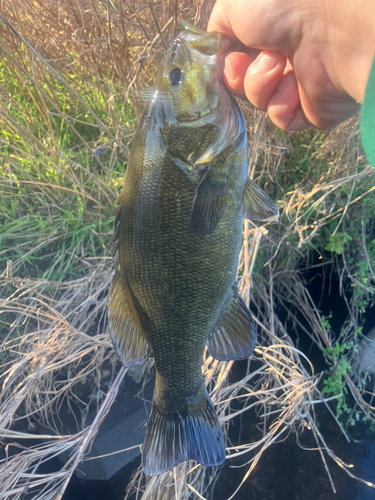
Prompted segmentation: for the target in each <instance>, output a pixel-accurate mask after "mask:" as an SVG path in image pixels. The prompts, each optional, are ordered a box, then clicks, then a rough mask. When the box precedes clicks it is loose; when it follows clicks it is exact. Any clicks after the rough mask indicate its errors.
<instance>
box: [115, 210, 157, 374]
mask: <svg viewBox="0 0 375 500" xmlns="http://www.w3.org/2000/svg"><path fill="white" fill-rule="evenodd" d="M120 215H121V207H119V208H118V211H117V214H116V218H115V251H114V264H115V270H114V274H113V277H112V283H111V289H110V292H109V302H108V318H109V330H110V335H111V338H112V342H113V344H114V346H115V348H116V351H117V353H118V355H119V356H120V359H121V361H122V363H123V364H124V366H127V367H129V366H132V365H136V364H141V363H143V362H144V361H145V359H146V358H147V356H148V354H149V352H148V351H149V349H148V343H147V336H146V333H145V331H144V330H143V328H142V326H141V323H140V320H139V317H138V313H137V311H136V309H135V307H134V302H133V298H132V293H131V290H130V287H129V285H128V283H127V281H126V277H125V276H124V273H123V272H122V271H121V268H120V264H119V233H120V225H121V220H120Z"/></svg>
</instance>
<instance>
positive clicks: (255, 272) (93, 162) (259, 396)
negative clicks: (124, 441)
mask: <svg viewBox="0 0 375 500" xmlns="http://www.w3.org/2000/svg"><path fill="white" fill-rule="evenodd" d="M212 5H213V1H212V0H202V1H201V0H160V1H154V2H152V3H151V2H147V1H144V2H130V1H128V0H118V1H111V0H106V1H99V0H33V1H31V0H30V1H29V0H13V2H1V4H0V54H1V56H0V124H1V126H0V154H1V163H0V273H1V275H0V313H1V314H0V341H1V346H2V347H1V352H0V361H1V373H0V376H1V384H2V386H1V395H0V439H1V441H2V442H4V443H9V440H10V441H11V442H22V446H21V445H20V447H19V452H18V453H15V454H13V455H12V454H11V455H9V456H7V457H6V459H4V460H2V461H1V462H0V499H1V498H4V499H5V498H7V499H9V498H11V499H19V498H23V495H24V494H25V492H26V491H28V492H29V494H30V495H34V496H33V497H32V498H35V499H36V498H38V499H52V498H54V499H55V498H62V495H63V492H64V491H65V489H66V487H67V484H68V482H69V480H70V478H71V476H72V474H73V472H74V470H75V469H76V468H77V466H78V465H79V463H80V461H81V460H82V459H83V457H84V455H85V452H87V450H88V449H89V447H90V444H91V443H92V441H93V439H94V438H95V435H96V433H97V431H98V428H99V426H100V424H101V422H102V421H103V419H104V418H105V416H106V414H107V413H108V411H109V409H110V407H111V404H112V403H113V401H114V399H115V397H116V394H117V391H118V389H119V386H120V384H121V382H122V381H123V379H124V377H125V375H126V370H124V369H123V368H120V365H119V362H118V360H117V358H116V355H115V353H114V351H113V348H112V345H111V342H110V339H109V335H108V328H107V319H106V302H107V294H108V287H109V281H110V268H111V258H112V257H111V253H112V234H113V230H112V229H113V228H112V226H113V221H114V211H115V204H116V199H117V197H118V194H119V192H120V190H121V186H122V183H123V177H124V171H125V168H126V164H127V160H128V157H129V151H130V149H131V141H132V137H133V135H134V132H135V129H136V126H137V123H138V121H139V118H140V115H141V111H142V107H143V103H144V100H145V98H147V95H148V90H149V89H150V87H151V85H152V83H153V81H154V78H155V74H156V71H157V67H158V63H159V61H160V59H161V56H162V55H163V52H164V44H168V42H169V41H170V40H171V39H172V38H173V36H174V35H175V29H176V24H177V23H178V21H179V20H181V19H185V20H187V21H189V22H191V23H192V24H196V25H198V26H200V27H203V28H204V27H205V26H206V24H207V20H208V17H209V13H210V11H211V8H212ZM242 106H243V110H244V113H245V116H246V121H247V124H248V134H249V146H250V147H249V174H250V175H251V177H252V178H253V179H254V180H255V181H256V182H258V183H259V184H260V185H262V187H263V188H264V189H265V190H266V191H267V192H268V194H269V195H270V196H271V197H272V198H273V199H274V200H275V201H276V202H277V205H278V207H279V208H280V211H281V218H280V222H279V224H270V223H268V224H265V225H263V226H258V227H257V226H255V225H253V224H252V223H250V222H249V221H246V222H245V223H244V238H243V248H242V251H241V255H240V258H239V268H238V281H239V285H240V290H241V293H242V294H243V296H244V298H245V300H247V301H248V302H249V303H250V308H251V310H252V311H253V315H254V317H255V319H256V322H257V324H258V330H259V334H260V344H259V346H258V348H257V349H256V352H255V354H254V357H253V359H252V361H249V363H248V368H247V372H246V375H245V376H244V377H243V379H242V380H240V381H237V382H233V383H229V381H228V373H229V371H230V368H231V365H232V363H227V362H225V363H224V362H217V361H213V360H212V359H211V358H209V357H206V356H205V358H204V364H203V370H204V373H205V376H206V383H207V386H208V387H209V390H210V391H211V395H212V398H213V400H214V401H215V404H216V407H217V411H218V413H219V416H220V420H221V423H222V426H223V428H224V429H227V428H228V425H229V424H230V422H231V421H232V419H233V418H234V417H235V416H237V415H238V414H239V413H242V412H245V411H248V410H250V409H255V411H256V414H257V419H258V421H259V426H260V427H261V429H262V438H261V439H259V440H256V441H255V442H250V443H243V444H242V445H241V446H239V447H231V446H230V443H228V448H227V453H228V460H230V459H231V458H232V457H238V456H243V463H244V464H245V467H244V469H243V470H244V479H243V480H245V479H246V478H247V477H248V475H249V474H251V472H252V470H253V468H254V467H255V466H256V464H257V462H258V461H259V459H260V457H261V455H262V453H263V452H264V450H265V449H267V448H268V447H269V446H271V445H272V444H273V443H274V442H276V441H280V440H281V439H283V438H284V437H286V436H287V435H289V434H290V433H291V432H292V431H293V432H295V434H296V438H297V441H298V439H299V436H300V435H301V434H302V433H303V432H308V433H312V435H313V437H314V439H315V442H316V448H318V449H319V453H320V455H321V458H322V461H323V464H324V466H325V468H326V471H327V474H328V476H329V477H330V472H329V468H330V463H331V461H332V460H333V461H335V462H336V463H338V464H339V465H340V467H342V468H344V469H345V470H346V472H347V473H348V474H349V475H352V476H353V477H354V475H353V473H352V472H351V470H350V468H349V466H347V465H346V464H345V463H344V462H342V460H341V459H340V458H339V457H338V456H336V454H335V452H334V451H333V450H330V449H329V448H328V446H327V445H326V442H325V439H324V436H323V435H322V434H321V433H320V430H319V426H318V425H317V423H316V415H315V408H316V406H317V405H326V406H327V408H329V411H330V412H331V413H332V415H333V416H334V417H335V419H336V422H337V425H338V426H339V428H340V429H341V431H342V432H343V433H344V434H345V435H347V432H348V429H350V427H352V426H353V425H356V423H357V422H361V423H362V424H363V423H364V424H365V425H367V426H368V427H369V428H373V427H374V421H375V407H374V405H373V400H372V398H373V389H371V388H369V385H368V382H369V380H371V378H370V376H369V375H368V374H366V373H363V372H362V371H361V370H360V367H359V366H358V356H359V355H358V350H359V351H360V350H361V348H360V346H361V345H363V344H361V343H362V342H364V340H363V335H362V329H363V326H364V318H365V314H366V311H368V310H369V308H370V307H371V306H373V304H374V290H375V231H374V220H375V197H374V191H375V186H374V184H375V182H374V181H375V171H374V169H373V168H372V167H371V166H369V165H368V163H367V160H366V158H365V156H364V155H363V152H362V149H361V144H360V139H359V132H358V117H355V118H353V119H352V120H351V121H349V122H347V123H345V124H343V125H342V126H341V127H339V128H338V129H337V130H336V131H334V132H331V133H325V132H321V131H316V130H309V131H307V132H301V133H284V132H282V131H280V130H277V129H276V128H274V127H273V126H272V124H271V123H270V122H269V120H268V119H267V116H266V115H265V114H264V113H262V112H259V111H257V110H255V109H252V108H251V107H250V106H249V105H245V104H243V105H242ZM326 269H327V270H329V271H327V272H329V273H331V275H336V276H338V279H339V290H340V295H341V296H342V297H343V298H344V300H345V302H346V306H347V310H348V314H347V319H346V321H345V322H344V324H343V325H342V326H341V327H340V328H339V330H338V331H335V332H333V331H332V330H331V327H330V321H331V319H330V318H329V317H327V316H326V317H324V316H322V314H321V313H320V311H319V304H316V303H314V301H313V299H312V297H311V295H310V293H309V291H308V288H307V284H306V276H307V275H306V271H307V270H308V271H309V272H310V275H311V272H313V273H314V272H315V271H316V272H319V273H324V272H325V270H326ZM334 319H335V318H332V321H333V320H334ZM370 326H371V325H370ZM365 328H367V330H368V329H369V327H368V325H365ZM296 335H297V336H296ZM298 335H299V336H308V337H309V338H310V340H311V345H313V346H315V347H317V348H319V350H320V352H321V354H322V356H323V357H324V360H325V366H326V369H325V370H323V371H321V372H319V373H316V372H315V370H314V366H313V364H312V363H311V362H310V360H309V359H308V358H307V357H306V355H305V354H303V353H302V352H301V351H300V350H298V349H297V347H296V342H297V341H298ZM296 339H297V340H296ZM358 346H359V347H358ZM254 366H255V367H256V369H254V368H253V367H254ZM104 371H105V372H106V375H105V376H104V375H103V373H104ZM108 374H109V375H108ZM82 387H84V388H85V395H83V394H82V391H83V389H82ZM88 396H89V397H88ZM234 401H235V402H236V408H237V409H236V411H233V406H232V404H231V403H232V402H234ZM63 404H67V405H68V407H69V408H71V411H72V412H73V414H74V416H75V418H76V423H77V428H78V429H79V430H78V431H77V432H76V433H75V434H68V433H67V434H61V432H60V427H59V409H60V408H61V406H62V405H63ZM93 408H95V409H96V412H97V413H96V418H95V419H94V422H93V423H91V424H90V425H87V423H86V418H87V415H88V412H89V410H92V409H93ZM231 408H232V409H231ZM19 422H26V423H27V425H28V427H29V432H27V433H26V432H19V431H16V430H14V429H15V425H16V424H17V423H19ZM34 422H39V423H40V424H42V425H43V426H44V427H43V428H46V429H48V432H47V433H46V434H45V435H42V436H41V435H40V434H38V435H37V436H36V435H34V434H33V428H34V427H33V425H34V424H33V423H34ZM35 437H37V438H38V439H41V438H43V439H44V441H43V444H41V445H38V446H31V445H28V443H31V442H32V439H34V438H35ZM140 444H141V443H140ZM4 446H5V445H4ZM5 451H6V452H7V448H6V446H5ZM57 455H61V456H65V457H67V458H66V460H65V465H64V466H63V467H62V468H61V470H60V471H58V472H54V473H50V474H40V473H39V472H38V465H39V464H41V463H44V462H47V461H48V460H50V459H51V458H52V457H55V456H57ZM215 478H216V476H215V475H214V476H212V477H210V478H207V471H205V470H204V468H203V467H194V464H189V463H187V464H182V465H181V466H179V467H177V468H176V469H175V471H174V473H173V474H172V475H170V474H166V475H162V476H159V477H157V478H152V479H149V480H148V481H147V482H145V480H144V478H143V477H142V472H141V471H138V473H137V474H136V475H135V476H134V478H133V480H132V483H131V484H130V485H129V489H128V492H127V495H130V494H131V492H132V491H134V490H137V491H138V493H137V498H142V499H143V500H147V499H148V498H152V499H156V498H160V499H162V498H167V497H168V498H172V497H173V498H188V497H189V496H192V497H195V498H196V497H199V498H205V497H209V496H210V491H212V482H213V481H214V480H215ZM208 479H209V480H208ZM360 480H361V479H360ZM171 484H174V488H169V489H168V485H171ZM241 484H242V483H241ZM241 484H239V485H238V489H239V488H240V487H241ZM331 485H332V488H333V491H334V490H335V487H334V484H333V482H332V480H331ZM369 487H374V486H373V485H369ZM172 490H173V492H172V493H171V491H172ZM166 491H168V492H169V493H166ZM236 491H237V490H236ZM235 494H236V492H235V493H234V495H235ZM168 495H169V496H168ZM170 495H172V497H171V496H170ZM234 495H233V496H234Z"/></svg>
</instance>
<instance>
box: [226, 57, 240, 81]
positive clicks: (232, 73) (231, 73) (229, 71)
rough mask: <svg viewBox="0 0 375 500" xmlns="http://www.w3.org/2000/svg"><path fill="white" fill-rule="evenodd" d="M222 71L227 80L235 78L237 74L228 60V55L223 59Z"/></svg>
mask: <svg viewBox="0 0 375 500" xmlns="http://www.w3.org/2000/svg"><path fill="white" fill-rule="evenodd" d="M224 71H225V76H226V78H227V79H228V80H235V79H236V78H237V76H238V75H237V73H236V72H235V70H234V68H233V66H232V64H231V62H230V56H227V57H226V59H225V67H224Z"/></svg>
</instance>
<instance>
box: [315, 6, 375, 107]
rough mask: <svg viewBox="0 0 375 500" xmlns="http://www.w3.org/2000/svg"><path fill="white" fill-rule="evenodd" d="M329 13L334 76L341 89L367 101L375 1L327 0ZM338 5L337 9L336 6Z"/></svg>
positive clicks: (374, 45) (374, 39)
mask: <svg viewBox="0 0 375 500" xmlns="http://www.w3.org/2000/svg"><path fill="white" fill-rule="evenodd" d="M323 2H324V4H325V7H326V13H327V41H328V45H329V47H330V51H329V53H330V55H329V57H331V58H332V60H331V64H329V65H328V66H326V67H328V68H331V72H332V74H331V75H330V77H331V79H332V82H333V83H334V84H336V86H337V88H338V89H339V90H342V91H344V92H346V93H347V94H349V95H350V96H351V97H352V98H353V99H355V100H356V101H357V102H363V98H364V94H365V89H366V84H367V80H368V76H369V74H370V69H371V65H372V61H373V58H374V55H375V2H374V1H373V0H357V1H355V0H338V2H339V3H336V2H335V1H332V0H323ZM335 7H336V8H335Z"/></svg>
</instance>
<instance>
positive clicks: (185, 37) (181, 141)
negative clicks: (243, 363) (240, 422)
mask: <svg viewBox="0 0 375 500" xmlns="http://www.w3.org/2000/svg"><path fill="white" fill-rule="evenodd" d="M184 26H185V32H184V33H183V34H182V35H179V37H178V38H177V39H176V40H175V41H174V43H173V44H172V45H171V48H170V52H169V53H167V55H166V58H165V61H164V66H163V73H162V74H161V76H160V75H159V77H158V82H157V84H156V90H155V94H154V96H153V98H151V100H150V102H149V103H148V104H147V106H146V109H145V112H144V114H143V117H142V120H141V122H140V125H139V127H138V131H137V134H136V137H135V141H134V144H133V148H132V153H131V156H130V160H129V165H128V167H127V170H126V175H125V179H124V188H123V191H122V194H121V197H120V200H119V205H118V213H117V216H116V227H115V261H114V264H115V272H114V276H113V280H112V286H111V292H110V300H109V319H110V328H111V336H112V339H113V341H114V344H115V347H116V349H117V352H118V353H119V355H120V357H121V358H122V361H123V362H124V363H125V364H126V365H128V366H130V365H131V364H134V363H139V362H142V361H143V360H144V359H145V358H146V357H147V356H148V354H149V353H150V351H152V353H153V357H154V360H155V368H156V383H155V390H154V396H153V403H152V409H151V415H150V418H149V422H148V427H147V432H146V438H145V444H144V448H143V466H144V469H145V471H146V473H147V474H158V473H161V472H164V471H166V470H169V469H170V468H172V467H173V466H174V465H176V464H178V463H179V462H181V461H183V460H188V459H194V460H197V461H198V462H200V463H202V464H204V465H219V464H221V463H222V462H223V461H224V459H225V452H224V444H223V436H222V432H221V430H220V426H219V423H218V420H217V416H216V413H215V410H214V408H213V405H212V402H211V400H210V398H209V396H208V394H207V392H206V390H205V386H204V382H203V378H202V370H201V363H202V354H203V350H204V347H205V345H206V344H208V349H209V352H210V354H211V355H212V356H214V357H216V358H217V359H241V358H244V357H247V356H249V355H250V354H251V353H252V351H253V349H254V347H255V343H256V333H255V328H254V323H253V320H252V318H251V314H250V312H249V310H248V309H247V307H246V305H245V303H244V302H243V300H242V299H241V298H240V296H239V295H238V291H237V288H236V285H235V278H236V269H237V260H238V253H239V250H240V246H241V240H242V216H249V215H250V216H252V217H254V218H261V217H257V214H256V213H255V212H257V210H258V209H259V212H260V213H261V215H262V217H263V218H268V219H272V218H275V214H276V212H275V207H274V206H273V205H272V202H271V200H269V199H267V198H268V197H267V195H265V193H263V192H262V191H261V190H260V188H254V183H251V181H250V180H249V179H248V178H247V148H246V142H247V141H246V129H245V124H244V120H243V116H242V113H241V112H240V110H239V108H238V106H237V104H236V102H235V100H234V98H233V97H232V96H230V94H229V93H228V91H227V90H226V89H225V87H224V86H223V84H222V83H221V81H220V79H219V77H218V66H219V63H220V64H221V66H222V61H223V56H222V55H220V47H221V41H222V39H221V37H220V36H219V35H217V34H212V35H207V34H206V33H205V32H201V31H199V30H196V28H193V27H190V26H187V28H186V25H184ZM202 51H203V53H202ZM218 54H219V55H218ZM194 61H196V63H194ZM204 63H206V64H207V65H208V70H207V69H206V70H205V69H203V70H202V71H203V76H202V74H201V73H200V72H199V67H200V66H201V67H202V66H203V64H204ZM210 65H211V66H210ZM181 66H182V69H183V71H182V70H181ZM176 68H177V69H176ZM194 71H195V72H196V73H194ZM191 72H193V78H192V77H191ZM176 79H181V81H180V80H179V81H177V83H176ZM195 81H196V82H195ZM194 82H195V83H194ZM169 85H170V87H168V86H169ZM175 87H177V88H175ZM196 93H198V94H199V96H200V99H196ZM197 100H198V101H200V102H197ZM249 183H250V184H249ZM249 186H250V188H249ZM255 186H256V185H255ZM249 189H250V190H251V189H252V194H254V192H256V193H257V194H258V196H259V197H260V202H257V203H255V205H256V206H257V208H256V209H254V206H255V205H254V203H253V205H252V207H250V205H251V203H249V202H248V201H246V197H247V196H248V197H249ZM251 199H252V200H253V199H254V196H253V197H252V198H251ZM259 207H260V208H259ZM276 210H277V209H276Z"/></svg>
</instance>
